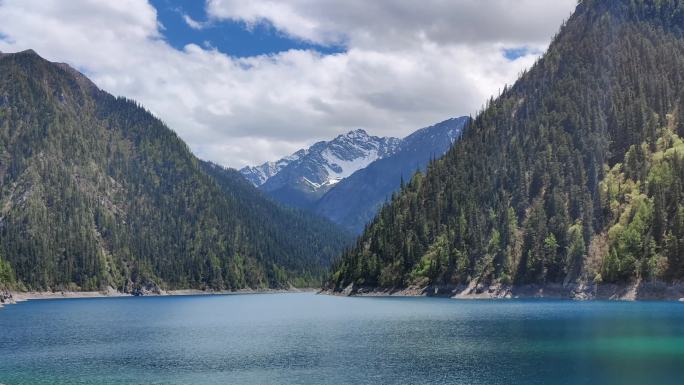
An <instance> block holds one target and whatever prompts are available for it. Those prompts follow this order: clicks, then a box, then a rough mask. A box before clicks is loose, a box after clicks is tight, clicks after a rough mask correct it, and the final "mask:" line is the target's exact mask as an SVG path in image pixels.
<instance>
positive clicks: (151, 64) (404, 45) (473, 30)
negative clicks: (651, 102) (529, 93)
mask: <svg viewBox="0 0 684 385" xmlns="http://www.w3.org/2000/svg"><path fill="white" fill-rule="evenodd" d="M574 4H576V1H575V0H554V1H548V0H458V1H452V0H423V1H420V2H417V1H413V0H404V1H401V0H397V1H354V0H339V1H332V0H330V1H320V0H292V1H287V2H286V1H247V0H243V1H228V0H210V1H209V3H208V4H207V10H208V13H209V16H210V22H212V23H218V22H221V21H222V20H224V19H231V20H239V21H242V22H245V23H247V24H248V25H254V24H257V23H263V22H267V23H269V24H272V25H273V27H274V28H276V29H277V30H279V31H281V32H282V33H284V34H286V35H289V36H291V37H293V38H296V39H301V40H306V41H310V42H314V43H318V44H324V45H340V44H341V45H343V46H344V47H345V48H346V50H345V52H343V53H338V54H333V55H321V54H319V53H317V52H315V51H310V50H290V51H286V52H281V53H278V54H273V55H262V56H255V57H248V58H235V57H230V56H228V55H226V54H224V53H221V52H218V51H217V50H216V49H214V48H212V47H211V46H210V45H205V46H204V48H202V47H201V46H200V45H199V44H202V42H197V44H198V45H194V44H192V45H188V46H186V47H185V48H184V49H182V50H177V49H175V48H173V47H171V46H170V45H169V44H168V43H167V42H166V41H164V40H163V37H162V34H163V31H161V29H160V23H159V21H158V20H157V16H156V11H155V9H154V8H153V7H152V6H151V5H149V4H148V3H147V2H146V1H144V0H117V1H107V2H105V1H98V0H79V1H59V0H0V50H2V51H7V52H13V51H18V50H22V49H27V48H33V49H34V50H36V51H37V52H38V53H39V54H41V55H43V56H44V57H46V58H47V59H49V60H53V61H63V62H68V63H70V64H72V65H74V66H75V67H77V68H78V69H80V70H82V71H84V72H85V73H86V74H87V75H88V76H90V77H91V78H92V79H93V80H94V81H95V82H96V83H97V84H98V85H99V86H100V87H101V88H103V89H105V90H107V91H110V92H112V93H114V94H117V95H125V96H127V97H130V98H133V99H136V100H138V101H140V102H141V103H143V104H144V105H145V106H146V107H148V108H149V109H150V110H152V111H153V112H154V113H155V114H157V115H158V116H159V117H161V118H162V119H163V120H164V121H165V122H167V123H168V124H169V126H170V127H171V128H172V129H174V130H175V131H177V132H178V133H179V135H180V136H181V137H182V138H183V139H185V140H186V141H187V142H188V144H189V145H190V147H191V148H192V149H193V151H195V152H196V153H197V154H198V155H199V156H200V157H202V158H205V159H210V160H213V161H216V162H219V163H222V164H225V165H229V166H233V167H241V166H243V165H245V164H256V163H260V162H263V161H265V160H273V159H276V158H279V157H281V156H283V155H286V154H289V153H291V152H293V151H295V150H297V149H298V148H300V147H303V146H306V145H308V144H311V143H313V142H315V141H317V140H321V139H329V138H331V137H333V136H334V135H336V134H339V133H341V132H343V131H347V130H350V129H353V128H359V127H362V128H366V129H368V130H369V131H370V132H371V133H373V134H377V135H393V136H403V135H406V134H408V133H410V132H411V131H413V130H414V129H417V128H419V127H422V126H426V125H429V124H431V123H434V122H437V121H439V120H441V119H445V118H448V117H451V116H458V115H463V114H468V113H472V112H475V110H476V109H477V108H479V107H480V106H481V105H482V103H483V102H484V101H485V100H486V99H487V97H489V95H491V94H494V93H496V92H497V91H498V90H499V89H501V88H502V87H503V85H504V84H505V83H509V84H510V83H512V82H513V81H514V80H515V78H516V77H517V74H518V73H519V72H520V71H521V70H522V69H523V68H526V67H528V66H529V65H530V64H531V63H532V62H533V61H534V60H535V59H536V55H534V54H528V55H525V56H522V57H520V58H518V59H516V60H514V61H509V60H507V59H506V58H504V57H503V55H502V50H503V49H504V48H511V47H519V46H526V47H530V48H531V51H530V52H533V51H534V50H540V49H544V48H545V46H546V45H547V44H548V42H549V40H550V38H551V36H552V35H553V34H554V33H555V32H556V30H557V29H558V27H559V26H560V23H561V21H562V19H564V18H566V17H567V16H569V14H570V12H571V10H572V9H573V6H574ZM186 21H187V20H186ZM192 21H193V22H196V23H199V22H197V21H195V20H192ZM188 24H190V23H188ZM199 25H201V24H199Z"/></svg>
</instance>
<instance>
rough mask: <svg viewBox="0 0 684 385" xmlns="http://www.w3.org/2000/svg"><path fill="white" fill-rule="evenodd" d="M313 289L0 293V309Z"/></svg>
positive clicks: (109, 290)
mask: <svg viewBox="0 0 684 385" xmlns="http://www.w3.org/2000/svg"><path fill="white" fill-rule="evenodd" d="M316 291H317V289H313V288H288V289H240V290H215V291H210V290H199V289H180V290H161V289H158V290H154V291H137V292H134V293H123V292H120V291H117V290H115V289H114V288H111V287H110V288H108V289H107V290H103V291H27V292H20V291H9V290H2V291H0V308H1V307H2V306H3V305H11V304H16V303H18V302H23V301H29V300H47V299H64V298H112V297H136V296H189V295H236V294H275V293H305V292H312V293H315V292H316Z"/></svg>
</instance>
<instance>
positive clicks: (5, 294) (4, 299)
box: [0, 289, 14, 306]
mask: <svg viewBox="0 0 684 385" xmlns="http://www.w3.org/2000/svg"><path fill="white" fill-rule="evenodd" d="M10 303H14V298H13V297H12V293H11V292H10V291H9V290H7V289H2V290H0V306H2V305H5V304H10Z"/></svg>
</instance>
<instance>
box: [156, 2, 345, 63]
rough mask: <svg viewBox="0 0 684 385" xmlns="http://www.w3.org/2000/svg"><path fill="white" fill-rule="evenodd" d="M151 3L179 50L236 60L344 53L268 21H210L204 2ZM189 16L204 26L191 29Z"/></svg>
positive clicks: (173, 43) (170, 39)
mask: <svg viewBox="0 0 684 385" xmlns="http://www.w3.org/2000/svg"><path fill="white" fill-rule="evenodd" d="M150 3H151V4H152V5H153V6H154V7H155V8H156V9H157V17H158V18H159V21H160V22H161V24H162V25H163V26H164V28H163V30H162V33H163V35H164V38H166V39H167V41H168V42H169V44H171V45H172V46H173V47H175V48H177V49H183V47H185V45H187V44H190V43H194V44H198V45H202V46H204V47H205V48H215V49H217V50H219V51H220V52H223V53H225V54H227V55H230V56H234V57H250V56H255V55H263V54H274V53H278V52H282V51H287V50H290V49H296V50H315V51H317V52H320V53H322V54H333V53H339V52H344V50H345V47H343V46H341V45H320V44H311V43H307V42H305V41H303V40H301V39H295V38H291V37H288V36H287V35H285V34H283V33H282V32H279V31H278V30H277V29H276V28H274V27H273V25H272V24H270V23H268V22H262V23H258V24H255V25H253V26H248V25H247V23H245V22H243V21H233V20H220V21H218V20H212V21H210V20H209V16H208V15H207V12H206V6H205V3H204V2H203V1H192V0H191V1H187V0H151V1H150ZM187 17H189V18H190V19H191V20H192V21H195V22H197V23H198V24H200V25H201V27H199V28H197V27H195V28H193V27H191V26H190V25H189V24H188V21H187ZM192 21H191V22H192Z"/></svg>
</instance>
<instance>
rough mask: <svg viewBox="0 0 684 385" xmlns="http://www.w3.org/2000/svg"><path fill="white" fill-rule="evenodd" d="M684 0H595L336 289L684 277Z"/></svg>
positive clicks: (412, 191) (420, 187)
mask: <svg viewBox="0 0 684 385" xmlns="http://www.w3.org/2000/svg"><path fill="white" fill-rule="evenodd" d="M682 137H684V1H682V0H584V1H582V2H580V3H579V4H578V6H577V9H576V11H575V13H574V14H573V16H572V17H571V18H570V19H569V20H568V21H567V23H566V25H564V26H563V27H562V29H561V31H560V33H559V34H558V35H557V36H556V37H555V39H554V41H553V42H552V44H551V45H550V47H549V49H548V52H547V53H546V54H545V55H544V56H543V58H542V59H540V60H539V61H538V62H537V63H536V64H535V65H534V66H533V68H532V69H531V70H530V71H529V72H526V73H524V74H523V75H522V76H521V77H520V79H519V80H518V81H517V82H516V83H515V85H514V86H512V87H510V88H506V89H504V91H503V93H502V95H500V96H499V97H498V98H497V99H496V100H491V101H490V102H488V103H487V106H486V107H485V108H484V110H483V111H482V112H481V113H480V114H479V115H478V116H477V118H476V119H475V120H474V122H473V123H472V124H471V125H470V126H469V127H467V128H466V129H465V131H464V134H463V136H462V138H461V140H459V141H458V142H457V144H456V145H455V146H454V147H453V148H452V149H451V150H450V151H449V152H448V153H447V154H446V155H445V156H444V157H443V158H442V159H440V160H438V161H435V162H433V163H432V164H431V165H430V166H429V167H428V170H427V172H426V173H425V174H417V175H416V176H415V177H414V178H413V179H412V180H411V182H410V183H409V184H408V185H407V186H405V187H404V189H403V190H402V191H401V193H399V194H397V196H395V197H394V199H393V200H392V202H391V204H389V205H387V206H385V207H384V208H383V209H382V210H381V212H380V213H379V215H378V216H377V217H376V218H375V220H374V221H373V223H372V225H371V226H370V227H369V228H368V229H367V231H365V233H364V235H363V236H362V237H361V238H360V239H359V240H358V243H357V245H356V246H355V247H354V248H353V249H352V250H350V251H349V252H347V253H345V254H344V255H343V257H342V259H341V260H340V261H339V262H338V263H337V265H336V267H335V268H334V272H333V275H332V278H331V283H330V285H331V287H333V288H336V289H338V290H340V289H342V288H345V287H347V286H349V285H350V284H354V285H355V286H356V287H359V286H371V287H385V288H393V287H406V286H409V285H423V286H427V285H442V284H449V285H472V284H477V283H483V284H486V283H489V284H492V283H501V284H519V285H521V284H527V283H535V284H545V283H563V284H566V285H572V284H576V283H578V282H586V283H590V282H595V283H599V282H617V283H620V282H628V281H638V280H662V281H667V282H673V281H678V280H681V279H683V278H684V200H683V198H684V144H683V142H682Z"/></svg>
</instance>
